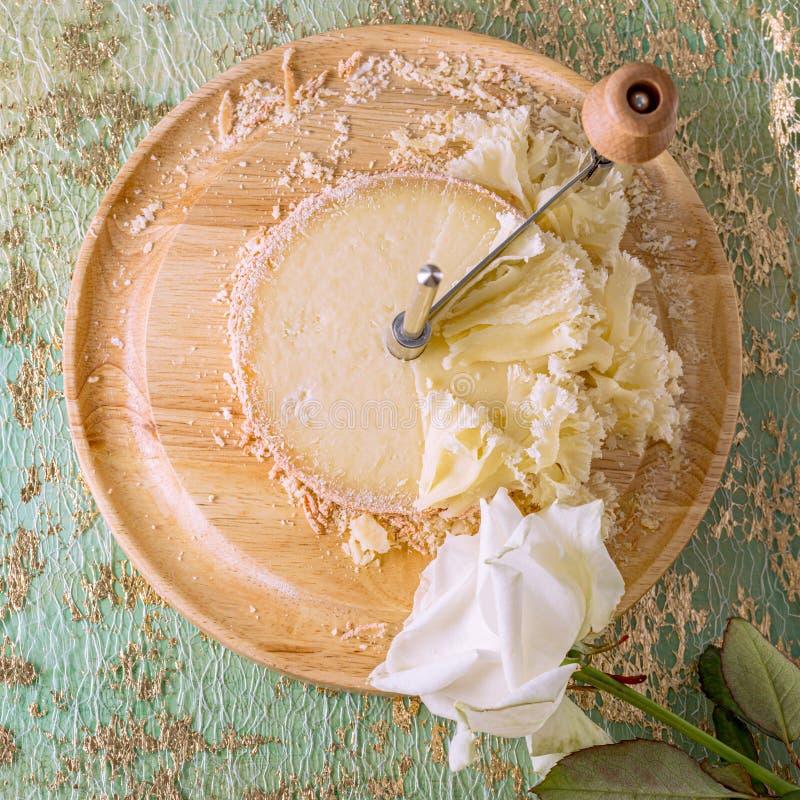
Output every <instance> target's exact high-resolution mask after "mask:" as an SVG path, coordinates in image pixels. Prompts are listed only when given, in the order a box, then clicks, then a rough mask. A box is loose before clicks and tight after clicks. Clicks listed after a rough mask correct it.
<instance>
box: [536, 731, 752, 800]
mask: <svg viewBox="0 0 800 800" xmlns="http://www.w3.org/2000/svg"><path fill="white" fill-rule="evenodd" d="M534 791H535V792H536V794H537V795H538V796H539V798H540V800H597V798H600V797H602V798H609V800H610V799H611V798H613V800H716V798H724V797H742V798H746V797H749V796H751V795H746V794H743V793H742V792H735V791H732V790H731V789H728V788H727V787H725V786H723V785H722V784H720V783H717V781H715V780H713V778H711V777H710V776H708V775H706V773H705V772H703V770H702V769H701V767H700V765H699V764H698V763H697V762H696V761H695V760H694V759H692V758H690V757H689V756H687V755H686V753H684V752H683V751H682V750H678V748H677V747H673V746H672V745H670V744H665V743H664V742H651V741H646V740H644V739H634V740H633V741H630V742H621V743H620V744H607V745H601V746H599V747H589V748H587V749H586V750H579V751H578V752H577V753H572V755H569V756H567V757H566V758H562V759H561V761H559V762H558V764H556V765H555V767H553V769H552V770H550V772H549V774H548V775H547V777H546V778H545V779H544V781H542V783H540V784H539V785H538V786H537V787H536V788H535V789H534Z"/></svg>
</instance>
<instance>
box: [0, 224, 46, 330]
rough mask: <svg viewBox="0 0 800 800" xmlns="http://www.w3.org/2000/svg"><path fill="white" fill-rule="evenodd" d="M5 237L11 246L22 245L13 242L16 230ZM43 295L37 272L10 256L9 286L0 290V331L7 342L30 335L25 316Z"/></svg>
mask: <svg viewBox="0 0 800 800" xmlns="http://www.w3.org/2000/svg"><path fill="white" fill-rule="evenodd" d="M16 231H19V229H18V228H17V229H16ZM4 235H5V236H8V245H9V246H10V247H15V246H18V245H19V244H21V241H19V242H17V241H16V235H17V234H16V233H15V229H13V228H12V230H11V231H7V232H6V234H4ZM19 236H21V232H20V233H19ZM46 295H47V291H46V290H45V289H44V288H40V286H39V276H38V274H37V272H36V270H34V269H33V268H32V267H31V266H30V265H29V264H28V263H27V262H26V261H25V260H24V259H23V258H21V257H19V256H11V264H10V275H9V279H8V283H7V284H6V285H5V286H4V287H3V288H1V289H0V332H2V333H4V334H5V336H6V341H7V342H9V343H19V342H22V341H23V339H24V337H25V336H28V335H30V327H29V326H28V313H29V312H30V310H31V309H32V308H33V306H35V305H36V304H37V303H40V302H41V301H42V300H43V299H44V298H45V296H46Z"/></svg>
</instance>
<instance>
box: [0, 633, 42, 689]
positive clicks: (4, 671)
mask: <svg viewBox="0 0 800 800" xmlns="http://www.w3.org/2000/svg"><path fill="white" fill-rule="evenodd" d="M35 680H36V668H35V667H34V666H33V664H29V663H28V662H27V661H26V660H25V659H24V658H22V656H20V655H18V654H17V649H16V646H15V645H14V643H13V642H12V641H11V639H9V638H8V636H4V637H3V646H2V648H0V683H5V684H6V685H7V686H13V685H20V686H30V685H31V684H32V683H33V682H34V681H35Z"/></svg>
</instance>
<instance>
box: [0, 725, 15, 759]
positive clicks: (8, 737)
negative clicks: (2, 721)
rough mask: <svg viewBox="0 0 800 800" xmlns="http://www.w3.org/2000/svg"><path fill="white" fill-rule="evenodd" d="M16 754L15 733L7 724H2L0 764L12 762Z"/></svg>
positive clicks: (0, 729)
mask: <svg viewBox="0 0 800 800" xmlns="http://www.w3.org/2000/svg"><path fill="white" fill-rule="evenodd" d="M16 754H17V745H16V742H15V741H14V734H13V733H11V731H10V730H9V729H8V728H6V727H5V726H0V764H10V763H11V762H12V761H13V760H14V756H15V755H16Z"/></svg>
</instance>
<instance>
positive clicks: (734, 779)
mask: <svg viewBox="0 0 800 800" xmlns="http://www.w3.org/2000/svg"><path fill="white" fill-rule="evenodd" d="M700 766H701V767H702V768H703V772H705V773H706V774H707V775H710V776H711V777H712V778H713V779H714V780H715V781H716V782H717V783H721V784H722V785H723V786H727V787H728V788H729V789H732V790H733V791H734V792H741V793H742V794H746V795H748V796H750V797H757V796H758V794H757V793H756V790H755V789H754V788H753V780H752V778H751V777H750V775H749V774H748V772H747V770H746V769H745V768H744V767H743V766H742V765H741V764H723V765H718V764H710V763H709V762H708V761H701V762H700Z"/></svg>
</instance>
